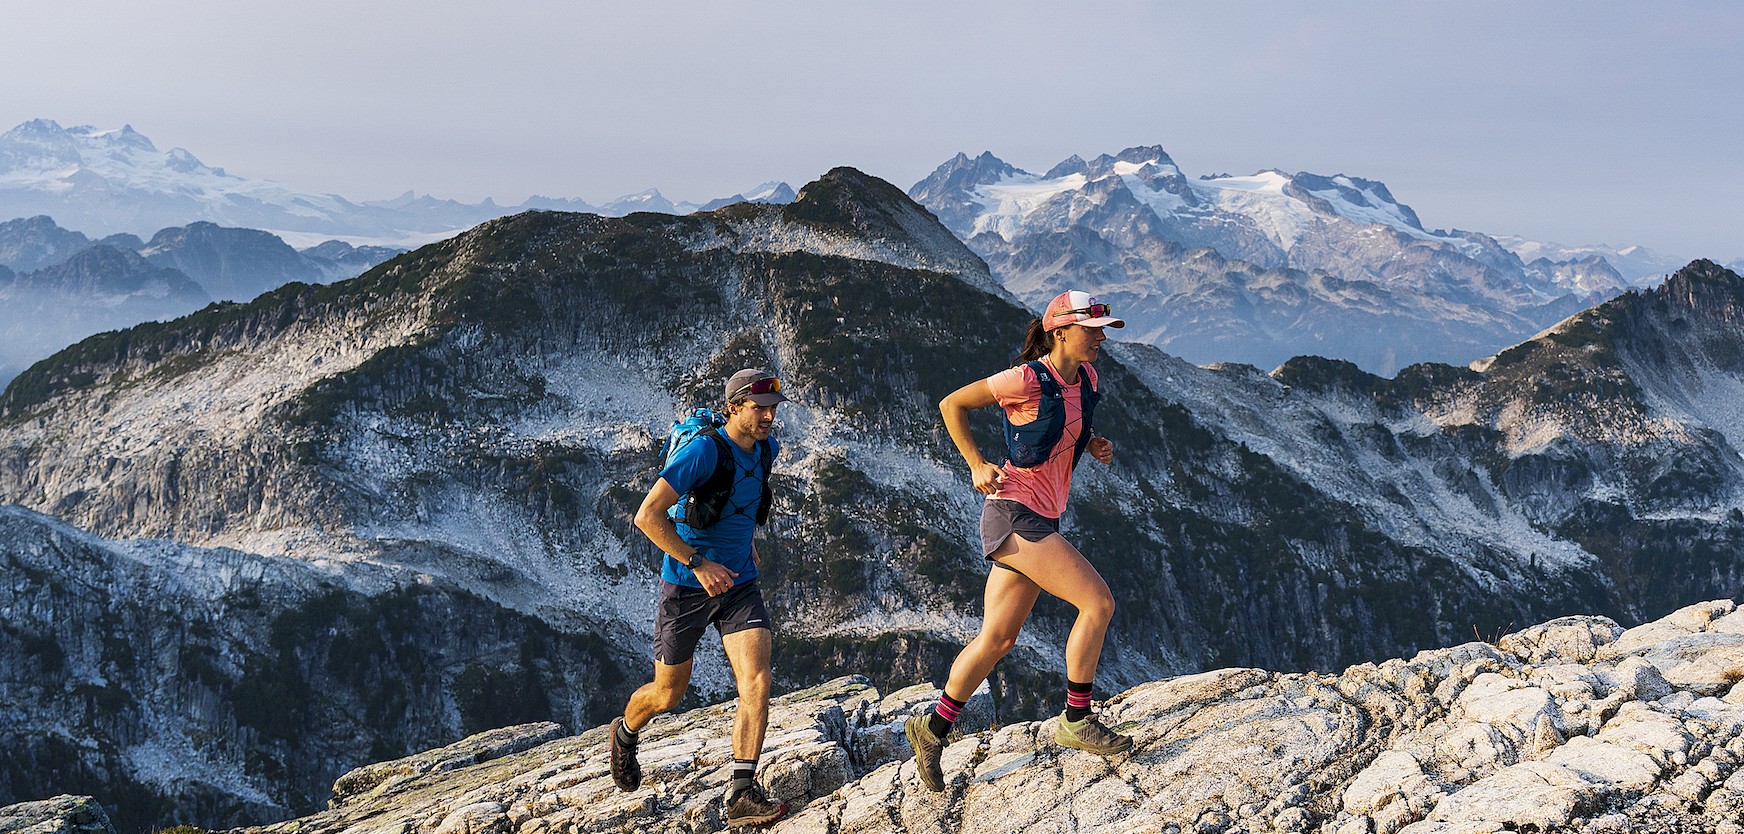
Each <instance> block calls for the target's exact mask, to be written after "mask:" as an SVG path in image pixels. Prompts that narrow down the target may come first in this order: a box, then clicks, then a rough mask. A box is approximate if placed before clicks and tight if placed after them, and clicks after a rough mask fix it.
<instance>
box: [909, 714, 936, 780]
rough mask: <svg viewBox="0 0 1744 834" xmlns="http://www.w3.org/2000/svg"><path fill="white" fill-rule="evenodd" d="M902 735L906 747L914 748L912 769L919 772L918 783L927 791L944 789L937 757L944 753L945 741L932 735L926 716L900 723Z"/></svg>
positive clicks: (916, 716) (918, 716) (915, 716)
mask: <svg viewBox="0 0 1744 834" xmlns="http://www.w3.org/2000/svg"><path fill="white" fill-rule="evenodd" d="M902 734H903V735H905V736H908V746H909V747H912V748H914V767H915V769H916V770H919V771H920V782H921V784H923V785H926V786H927V789H928V790H934V791H942V790H944V789H945V772H944V771H943V770H940V769H939V756H940V755H941V754H943V753H944V752H945V740H944V739H942V738H939V737H938V736H935V735H933V729H932V728H931V727H929V726H927V715H926V713H924V712H923V713H921V714H920V715H914V716H910V717H909V719H908V720H907V721H904V722H902Z"/></svg>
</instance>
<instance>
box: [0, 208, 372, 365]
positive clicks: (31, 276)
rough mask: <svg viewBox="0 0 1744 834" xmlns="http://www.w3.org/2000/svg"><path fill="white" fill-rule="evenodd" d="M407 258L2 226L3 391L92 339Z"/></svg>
mask: <svg viewBox="0 0 1744 834" xmlns="http://www.w3.org/2000/svg"><path fill="white" fill-rule="evenodd" d="M402 251H404V250H401V249H395V248H390V247H385V246H352V245H351V244H349V243H345V242H343V241H338V240H329V241H327V242H325V243H322V244H320V245H318V246H314V247H310V248H308V249H304V250H302V251H298V250H296V249H293V248H291V247H290V246H289V245H288V244H286V243H285V242H284V241H283V240H280V239H279V238H278V237H276V236H274V235H272V234H270V233H267V232H263V231H259V230H256V229H233V228H225V227H221V226H217V225H214V224H212V223H207V222H203V221H202V222H197V223H192V224H189V225H187V226H178V227H172V228H167V229H161V230H159V231H158V232H157V234H155V235H152V238H151V240H150V241H149V242H148V241H143V240H140V239H139V238H138V237H136V236H134V235H131V234H126V233H118V234H113V235H110V236H108V237H106V238H103V239H101V240H92V239H90V238H88V237H86V236H85V235H84V234H82V233H79V232H75V231H71V230H68V229H63V228H61V227H60V226H59V225H57V224H56V223H55V221H54V220H53V219H52V218H49V217H46V216H38V217H27V218H20V219H17V220H8V221H6V222H3V223H0V386H3V385H4V384H5V383H7V382H9V381H11V379H12V378H13V377H15V376H17V375H18V373H19V372H21V371H23V370H24V369H25V368H27V367H29V366H30V365H31V364H32V363H34V362H36V361H37V360H40V359H42V358H44V357H46V356H48V355H50V354H52V353H54V352H55V351H57V350H59V349H61V348H62V347H65V346H66V345H69V344H72V343H73V342H76V341H78V340H80V339H83V338H85V337H86V336H89V335H91V334H93V333H100V332H102V331H105V330H116V329H120V328H123V327H129V326H132V325H135V324H139V323H140V322H144V321H153V320H161V319H170V318H175V317H177V316H182V315H186V314H188V313H191V312H193V311H195V310H197V309H199V308H201V307H203V306H205V305H206V304H208V303H210V302H212V301H231V302H236V301H248V300H250V299H252V298H254V297H255V296H257V295H260V294H261V293H263V292H266V291H268V290H271V289H275V288H277V287H280V286H283V285H284V284H287V283H290V282H295V281H300V282H304V283H325V282H328V281H333V280H336V279H340V278H350V277H352V276H355V275H359V274H361V273H362V272H364V271H365V270H367V269H369V268H370V267H372V266H375V265H376V264H378V263H381V262H382V261H385V260H387V259H388V258H390V257H393V256H394V255H397V254H399V253H400V252H402Z"/></svg>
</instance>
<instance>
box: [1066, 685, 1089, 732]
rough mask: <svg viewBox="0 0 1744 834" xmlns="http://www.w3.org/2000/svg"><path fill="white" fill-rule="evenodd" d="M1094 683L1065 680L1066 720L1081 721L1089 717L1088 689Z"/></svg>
mask: <svg viewBox="0 0 1744 834" xmlns="http://www.w3.org/2000/svg"><path fill="white" fill-rule="evenodd" d="M1094 686H1095V683H1094V682H1092V683H1079V682H1077V681H1075V680H1071V679H1067V680H1066V720H1067V721H1074V722H1075V721H1083V720H1084V719H1086V718H1089V717H1090V690H1091V688H1092V687H1094Z"/></svg>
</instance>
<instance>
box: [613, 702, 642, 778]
mask: <svg viewBox="0 0 1744 834" xmlns="http://www.w3.org/2000/svg"><path fill="white" fill-rule="evenodd" d="M622 723H624V718H623V716H619V717H617V718H614V719H612V781H613V782H616V783H618V789H619V790H625V791H633V790H635V789H637V788H639V787H642V764H641V763H640V762H638V761H636V745H634V744H619V743H618V725H619V724H622Z"/></svg>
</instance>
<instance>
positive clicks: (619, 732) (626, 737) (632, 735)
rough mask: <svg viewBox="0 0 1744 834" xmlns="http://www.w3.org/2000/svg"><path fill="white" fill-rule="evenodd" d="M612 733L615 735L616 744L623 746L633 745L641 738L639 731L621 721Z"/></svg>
mask: <svg viewBox="0 0 1744 834" xmlns="http://www.w3.org/2000/svg"><path fill="white" fill-rule="evenodd" d="M612 735H614V736H616V737H617V739H618V744H619V745H620V746H623V747H635V746H636V742H638V741H641V740H642V735H641V733H639V732H637V731H635V730H632V729H630V725H629V724H628V723H626V722H623V721H619V722H618V728H617V729H616V730H613V731H612Z"/></svg>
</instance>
